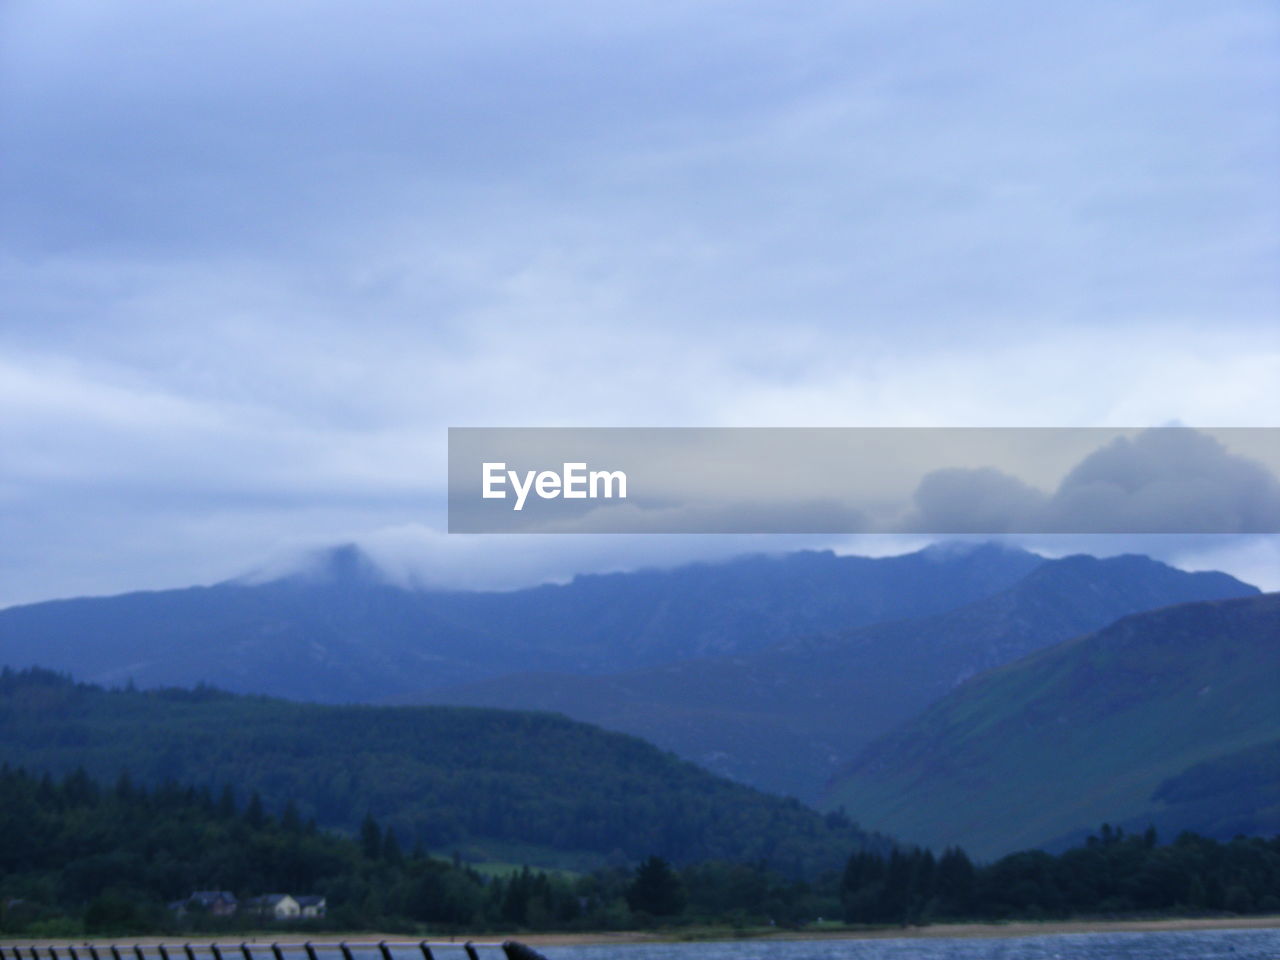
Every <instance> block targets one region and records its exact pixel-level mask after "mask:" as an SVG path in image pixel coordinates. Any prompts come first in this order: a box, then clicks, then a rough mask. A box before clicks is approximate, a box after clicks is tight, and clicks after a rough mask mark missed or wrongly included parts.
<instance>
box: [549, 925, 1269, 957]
mask: <svg viewBox="0 0 1280 960" xmlns="http://www.w3.org/2000/svg"><path fill="white" fill-rule="evenodd" d="M538 950H539V951H540V952H541V953H543V954H544V955H546V957H547V958H548V960H1280V930H1201V931H1162V932H1158V933H1069V934H1055V935H1052V936H1039V937H1009V938H1005V939H989V940H988V939H976V938H975V939H956V940H947V939H926V938H920V939H903V940H791V941H778V940H772V941H767V942H765V941H758V940H757V941H738V942H734V943H662V944H609V945H607V946H590V947H588V946H574V947H538Z"/></svg>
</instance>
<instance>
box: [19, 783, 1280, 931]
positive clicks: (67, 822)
mask: <svg viewBox="0 0 1280 960" xmlns="http://www.w3.org/2000/svg"><path fill="white" fill-rule="evenodd" d="M196 890H227V891H230V892H231V893H233V894H234V895H235V896H237V897H238V898H240V899H241V900H244V899H245V898H248V897H251V896H254V895H257V894H263V893H285V892H288V893H293V894H318V895H321V896H323V897H325V898H326V900H327V902H328V916H327V917H326V918H325V919H323V920H308V921H304V922H303V923H302V925H303V926H304V927H305V928H306V929H309V930H320V929H330V930H344V931H354V930H373V929H380V930H386V931H394V932H402V933H405V934H422V935H426V934H441V933H443V934H448V933H454V932H462V931H466V932H482V931H489V932H514V931H517V930H611V929H613V930H617V929H632V928H636V927H643V926H647V925H654V924H659V925H672V926H675V925H682V924H695V923H708V924H723V925H732V926H736V927H750V926H764V925H776V926H782V927H800V926H804V925H807V924H810V923H812V922H814V921H815V920H818V919H820V918H826V919H828V920H840V919H843V920H845V921H846V922H849V923H854V924H902V923H927V922H929V921H932V920H944V919H954V920H970V919H973V920H976V919H997V918H1028V919H1038V918H1056V917H1068V916H1080V915H1092V916H1097V915H1105V914H1113V915H1114V914H1126V913H1137V912H1142V913H1184V914H1190V913H1217V912H1231V913H1255V912H1280V837H1277V838H1273V839H1269V840H1264V839H1260V838H1252V839H1245V838H1238V839H1236V840H1234V841H1232V842H1230V843H1225V844H1223V843H1218V842H1216V841H1213V840H1208V839H1205V838H1202V837H1198V836H1194V835H1191V834H1184V835H1182V836H1180V837H1179V838H1178V839H1177V840H1176V841H1174V842H1173V843H1172V844H1168V845H1164V846H1162V845H1160V844H1158V843H1157V840H1156V837H1155V834H1154V832H1153V831H1148V832H1147V833H1145V834H1141V835H1126V834H1124V833H1123V832H1122V831H1120V830H1112V829H1110V828H1104V829H1103V831H1102V833H1101V836H1099V837H1092V838H1090V840H1089V842H1088V843H1086V844H1085V845H1084V846H1083V847H1079V848H1076V849H1073V850H1069V851H1067V852H1065V853H1062V854H1059V855H1056V856H1055V855H1052V854H1048V853H1044V852H1042V851H1028V852H1023V853H1018V854H1013V855H1011V856H1008V857H1005V858H1003V859H1002V860H999V861H997V862H995V863H992V864H989V865H975V864H973V863H972V862H971V861H970V860H969V858H968V857H967V856H966V855H965V854H964V853H963V852H962V851H960V850H949V851H947V852H946V853H944V854H943V855H942V856H941V857H937V858H935V856H934V855H933V854H932V853H930V852H928V851H924V850H918V849H908V848H899V849H895V850H893V851H892V852H890V853H888V854H880V853H873V852H866V851H858V852H855V853H854V854H852V856H849V858H848V860H847V865H846V867H845V870H844V871H843V874H841V873H839V872H834V871H833V872H828V873H825V874H822V875H819V876H817V877H815V878H814V879H812V880H810V881H805V880H796V879H794V878H792V877H787V876H785V875H783V874H781V873H779V872H777V871H776V870H774V869H771V868H770V867H768V866H766V865H765V864H764V863H762V862H757V863H730V862H724V861H706V862H701V863H694V864H686V865H683V866H678V865H673V864H670V863H668V862H667V861H666V860H664V859H662V858H660V857H657V856H650V857H648V858H647V859H645V860H644V861H643V862H642V863H641V864H640V865H639V866H638V867H635V868H632V867H627V866H617V867H612V868H608V869H600V870H596V871H594V872H592V873H588V874H571V873H554V872H541V871H533V870H530V869H528V868H523V869H520V870H516V871H508V872H506V873H504V874H502V875H498V876H488V875H485V874H483V873H481V872H479V871H477V870H476V869H474V868H472V867H470V866H468V865H466V864H464V863H462V862H460V861H459V860H457V858H456V857H455V858H449V859H442V858H439V857H434V856H430V855H428V854H427V853H426V852H425V851H423V850H422V849H421V848H419V847H416V846H415V847H413V848H411V849H407V850H406V849H405V848H404V847H403V846H402V845H401V843H400V839H399V837H398V836H397V834H396V832H395V831H394V829H390V828H387V827H385V826H382V825H380V824H379V823H378V822H377V821H376V820H374V819H373V818H372V817H368V816H366V817H365V819H364V822H363V824H362V825H361V826H360V828H359V829H358V830H357V831H355V833H354V834H351V835H347V834H339V833H332V832H328V831H325V830H321V829H319V828H318V827H317V826H316V824H315V822H314V820H310V819H304V818H303V817H302V816H301V815H300V814H299V813H298V810H297V808H296V807H295V806H293V805H291V804H288V805H286V806H285V807H284V808H283V810H280V811H278V812H276V811H271V810H269V809H268V808H267V807H266V806H264V804H263V803H262V801H261V800H260V799H259V798H258V797H257V796H253V797H251V798H250V799H249V800H248V801H247V802H245V803H237V801H236V799H235V797H234V795H233V793H232V791H230V790H227V789H223V790H220V791H216V792H215V791H211V790H209V789H206V788H198V787H185V786H179V785H176V784H166V785H162V786H160V787H155V788H146V787H143V786H140V785H138V784H136V783H135V782H134V781H132V780H131V779H130V778H128V777H127V776H122V777H121V778H120V779H119V780H118V781H117V782H116V783H115V784H114V785H113V786H103V785H102V784H100V783H98V782H96V781H94V780H93V779H91V778H90V777H89V776H87V775H86V774H85V773H84V772H83V771H76V772H73V773H71V774H69V775H68V776H66V777H64V778H62V779H60V780H55V779H54V778H52V777H50V776H48V775H43V776H35V775H32V774H29V773H26V772H24V771H22V770H18V769H11V768H9V767H3V768H0V933H2V934H8V935H23V936H47V937H66V936H76V935H80V934H108V935H122V934H142V933H155V934H186V933H194V932H228V933H230V932H233V931H238V930H244V929H252V928H255V927H257V928H261V926H262V925H263V921H261V920H255V919H253V918H252V917H249V916H246V915H243V914H242V915H239V916H232V917H215V916H211V915H209V914H203V913H201V912H199V911H193V912H187V913H185V914H181V913H179V912H176V911H174V910H172V909H170V907H169V906H168V905H169V904H170V903H172V902H174V901H180V900H185V899H186V898H188V897H189V896H190V895H191V894H192V892H193V891H196Z"/></svg>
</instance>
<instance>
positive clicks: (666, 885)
mask: <svg viewBox="0 0 1280 960" xmlns="http://www.w3.org/2000/svg"><path fill="white" fill-rule="evenodd" d="M684 903H685V896H684V888H683V887H682V886H681V884H680V878H679V877H677V876H676V875H675V872H674V871H672V869H671V867H670V866H669V865H668V864H667V861H665V860H663V859H662V858H661V857H650V858H649V859H648V860H646V861H645V862H644V863H642V864H640V866H639V867H637V868H636V876H635V880H633V881H632V883H631V886H630V887H628V888H627V904H628V906H630V907H631V909H632V910H635V911H636V912H638V913H647V914H649V915H650V916H654V917H670V916H673V915H674V914H677V913H679V912H680V911H681V910H683V909H684Z"/></svg>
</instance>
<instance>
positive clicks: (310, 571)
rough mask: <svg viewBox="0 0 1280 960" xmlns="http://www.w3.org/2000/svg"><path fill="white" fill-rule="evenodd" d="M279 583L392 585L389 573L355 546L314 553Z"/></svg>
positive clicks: (351, 544)
mask: <svg viewBox="0 0 1280 960" xmlns="http://www.w3.org/2000/svg"><path fill="white" fill-rule="evenodd" d="M280 579H282V580H294V581H305V582H307V583H335V584H337V583H341V584H361V585H378V586H381V585H384V584H387V583H389V582H390V579H389V578H388V576H387V574H386V571H384V570H383V569H382V567H381V566H379V565H378V563H377V561H376V560H374V559H373V558H372V557H371V556H369V554H367V553H366V552H365V551H364V550H362V549H361V548H360V547H359V546H358V545H357V544H355V543H342V544H338V545H337V546H333V547H325V548H322V549H320V550H315V551H312V552H311V553H310V554H308V555H307V556H306V557H305V558H304V559H303V561H302V563H300V564H299V565H298V566H297V567H296V568H295V569H294V570H293V571H292V572H290V573H288V574H286V575H285V576H284V577H281V578H280Z"/></svg>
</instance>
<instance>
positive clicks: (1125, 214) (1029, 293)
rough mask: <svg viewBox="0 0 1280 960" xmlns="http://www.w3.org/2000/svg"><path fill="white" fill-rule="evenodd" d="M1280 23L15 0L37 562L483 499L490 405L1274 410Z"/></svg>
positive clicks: (8, 333)
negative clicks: (473, 428)
mask: <svg viewBox="0 0 1280 960" xmlns="http://www.w3.org/2000/svg"><path fill="white" fill-rule="evenodd" d="M1276 25H1277V14H1276V11H1275V9H1274V8H1273V6H1272V5H1270V4H1267V3H1263V2H1261V0H1242V2H1230V3H1226V4H1218V5H1214V6H1213V7H1212V9H1210V8H1209V7H1206V6H1204V5H1197V4H1182V3H1174V4H1169V3H1164V2H1160V3H1157V2H1154V0H1149V2H1139V3H1134V4H1125V5H1123V6H1118V5H1116V4H1111V3H1105V2H1102V0H1088V2H1085V3H1082V4H1073V5H1071V6H1070V8H1067V7H1065V6H1064V7H1062V8H1052V7H1045V6H1041V7H1037V8H1035V9H1034V10H1032V9H1030V8H1028V10H1027V11H1024V12H1019V13H1017V14H1011V13H1010V11H1009V7H1008V4H1002V3H995V2H980V3H977V4H972V5H966V7H965V8H964V10H963V11H961V10H958V9H955V8H952V7H949V6H948V5H945V4H940V3H936V2H932V0H910V2H904V3H899V4H887V5H886V4H879V5H876V4H847V3H826V2H820V3H815V4H808V5H805V6H804V8H803V9H792V8H788V9H785V10H784V9H782V8H781V7H777V6H775V5H770V4H766V3H725V2H718V0H717V2H711V3H704V4H684V3H674V2H657V3H644V4H640V3H622V4H611V5H610V6H609V8H608V11H607V12H603V10H602V9H601V10H597V9H596V8H594V7H592V6H591V5H584V4H581V3H578V2H567V0H566V2H549V3H544V4H539V6H538V8H537V10H536V12H534V11H533V10H532V8H530V7H529V6H528V5H527V4H518V3H513V2H509V0H498V2H494V3H484V4H479V5H469V4H453V5H449V4H421V3H411V2H392V0H375V2H372V3H369V4H361V5H359V6H355V5H351V4H342V3H336V2H322V3H319V4H314V5H309V6H308V8H307V10H306V11H305V12H304V11H302V10H301V9H300V8H298V7H295V6H291V5H287V4H269V3H268V4H263V3H249V2H245V0H229V2H224V3H219V4H216V5H201V4H189V3H179V4H172V5H145V6H144V5H138V4H129V3H120V2H112V0H107V2H102V0H95V2H84V0H79V2H77V0H72V2H69V3H65V4H59V5H57V9H54V7H53V6H51V5H46V4H9V5H4V6H3V7H0V86H3V88H4V90H5V96H4V98H3V102H2V103H0V149H3V152H4V155H5V163H4V164H2V165H0V201H2V202H3V205H4V209H5V216H4V218H3V220H0V291H3V292H0V439H2V440H3V442H4V445H5V446H4V458H3V462H2V464H0V505H2V506H3V514H2V515H0V527H3V536H2V537H0V568H3V569H4V571H5V573H6V582H5V590H6V592H7V596H5V597H0V602H3V601H4V600H6V599H17V598H23V599H31V598H36V597H42V596H56V595H61V594H65V593H67V592H72V591H84V590H89V591H101V590H109V589H120V588H124V587H127V586H130V585H139V586H141V585H146V586H164V585H177V584H180V583H184V582H190V581H191V580H192V579H202V578H208V577H216V576H221V575H230V574H231V573H234V572H236V571H237V570H238V569H242V568H244V567H246V566H249V565H251V564H253V563H255V562H257V560H258V559H259V557H260V556H262V555H265V554H267V553H269V552H271V551H273V550H275V549H276V548H277V547H282V546H283V547H284V548H288V547H289V546H290V545H305V544H309V543H312V542H313V541H314V540H315V539H317V538H321V537H325V538H327V537H332V538H334V539H353V538H358V537H360V536H362V535H369V533H370V532H371V531H375V530H381V529H386V528H396V527H399V526H402V525H405V524H425V525H427V526H430V527H433V528H437V529H438V528H440V527H441V526H442V525H443V513H442V510H443V499H442V488H443V482H444V474H443V466H442V464H443V452H444V442H445V439H444V438H445V429H446V428H447V427H448V426H457V425H499V424H501V425H588V424H591V425H601V426H609V425H672V426H684V425H710V426H719V425H738V426H758V425H770V426H796V425H806V426H807V425H824V424H826V425H885V426H891V425H938V424H942V425H970V426H993V425H1009V426H1025V425H1028V424H1040V425H1114V426H1133V425H1137V426H1142V425H1149V424H1156V423H1162V422H1166V421H1167V420H1169V419H1170V418H1180V419H1181V420H1183V421H1185V422H1188V423H1194V424H1204V425H1213V424H1219V423H1230V424H1238V425H1246V424H1255V425H1259V426H1267V425H1273V424H1272V423H1271V421H1272V420H1273V418H1274V413H1273V411H1275V410H1276V409H1280V386H1277V385H1278V384H1280V332H1278V331H1277V328H1276V325H1275V323H1274V317H1275V315H1276V313H1277V311H1278V310H1280V285H1278V283H1277V278H1276V274H1275V270H1274V264H1275V262H1276V261H1277V256H1278V255H1280V230H1277V226H1276V225H1277V223H1278V222H1280V219H1278V218H1277V216H1276V213H1277V211H1280V182H1278V181H1277V180H1276V178H1275V177H1274V169H1275V167H1276V162H1277V159H1280V132H1278V131H1277V129H1276V127H1275V125H1274V117H1273V114H1274V108H1273V103H1274V102H1275V99H1276V96H1277V95H1278V94H1280V90H1278V89H1277V88H1278V87H1280V62H1278V61H1280V58H1278V56H1277V52H1276V49H1275V45H1274V44H1272V43H1270V42H1269V40H1268V38H1269V37H1271V36H1272V35H1273V34H1274V30H1275V27H1276ZM447 542H451V541H446V543H447ZM682 542H683V541H669V542H667V543H666V546H665V549H667V550H669V551H670V556H671V557H672V558H673V559H678V558H679V557H680V556H684V555H686V553H688V554H689V555H692V551H694V549H695V548H693V547H692V546H689V547H688V550H686V549H685V548H683V547H682V546H681V543H682ZM442 549H447V548H443V547H442ZM455 549H459V550H461V548H460V547H458V548H455ZM628 549H634V550H636V551H637V553H636V557H637V558H638V559H637V562H640V559H641V558H643V559H644V560H645V561H646V562H647V561H648V560H650V559H652V554H651V553H650V552H649V551H650V550H651V549H652V547H651V546H649V545H645V546H640V545H638V544H637V545H634V546H633V547H631V548H628ZM697 549H702V548H701V547H699V548H697ZM726 549H731V548H726ZM614 551H623V548H622V547H619V546H617V545H615V546H614V547H610V548H609V549H608V550H602V551H601V556H604V555H605V554H608V556H609V557H610V560H609V561H608V562H610V563H613V562H621V561H620V560H618V557H619V556H621V554H620V553H615V552H614ZM623 552H625V551H623ZM582 557H583V562H592V561H591V559H590V556H589V555H588V554H587V553H584V554H582ZM602 562H603V561H602ZM502 563H504V558H503V555H502V552H501V551H495V552H494V554H493V555H492V556H491V557H488V558H487V559H486V560H485V562H484V563H483V564H481V563H477V565H476V567H475V570H474V575H475V576H476V577H477V578H482V577H485V576H490V575H496V574H491V571H490V569H489V568H490V567H491V566H493V565H501V564H502ZM522 563H523V561H522ZM557 563H558V561H557ZM445 566H447V564H445ZM553 567H555V568H556V569H560V568H559V567H557V566H556V563H552V562H550V561H549V562H548V567H547V569H548V571H550V570H551V569H552V568H553ZM513 569H514V566H513ZM520 569H522V570H524V571H526V572H525V574H522V575H528V576H535V574H534V573H533V572H532V571H533V564H532V562H530V565H529V566H527V567H524V566H522V567H521V568H520Z"/></svg>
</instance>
